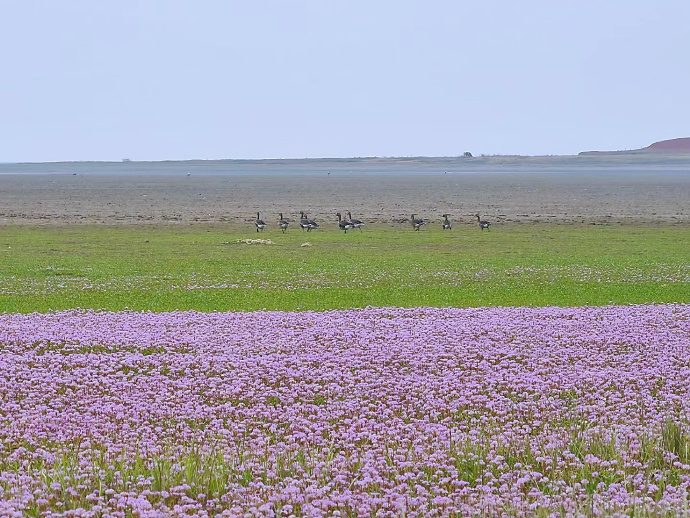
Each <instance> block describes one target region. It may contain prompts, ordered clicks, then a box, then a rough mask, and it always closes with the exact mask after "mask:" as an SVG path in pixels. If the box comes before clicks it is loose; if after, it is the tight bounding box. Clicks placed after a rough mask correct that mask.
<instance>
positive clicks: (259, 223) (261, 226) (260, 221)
mask: <svg viewBox="0 0 690 518" xmlns="http://www.w3.org/2000/svg"><path fill="white" fill-rule="evenodd" d="M260 215H261V213H259V212H257V213H256V221H255V222H254V223H255V224H256V231H257V232H259V231H261V232H263V230H264V228H266V222H265V221H264V220H263V219H261V217H260Z"/></svg>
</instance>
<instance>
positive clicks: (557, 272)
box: [0, 225, 690, 312]
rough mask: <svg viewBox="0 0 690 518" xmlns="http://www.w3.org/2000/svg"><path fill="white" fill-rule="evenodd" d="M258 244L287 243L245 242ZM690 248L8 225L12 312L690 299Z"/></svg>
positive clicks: (588, 230) (595, 230)
mask: <svg viewBox="0 0 690 518" xmlns="http://www.w3.org/2000/svg"><path fill="white" fill-rule="evenodd" d="M257 238H260V239H270V240H272V241H273V244H243V243H236V241H237V240H243V239H257ZM307 242H308V243H309V244H310V245H311V246H302V245H303V244H304V243H307ZM687 243H690V229H688V228H684V227H681V226H669V227H660V228H652V227H628V226H625V227H623V226H566V225H559V226H556V225H554V226H549V225H515V226H504V227H497V228H495V229H494V230H492V231H490V232H487V231H484V232H481V231H480V230H479V229H478V228H476V227H475V226H471V227H470V226H466V227H459V228H457V229H453V231H452V232H443V231H441V230H440V225H439V228H438V229H437V228H436V227H435V226H434V227H431V228H425V229H423V230H422V231H420V232H414V231H413V230H412V229H411V228H408V227H405V226H401V228H400V229H394V228H367V229H365V230H362V231H350V232H348V233H347V234H346V235H345V234H343V233H342V232H338V231H336V230H334V229H326V230H320V231H316V232H310V233H305V232H303V231H301V230H299V229H290V231H289V232H288V233H286V234H281V233H280V232H279V231H277V230H276V229H271V231H267V232H265V233H263V234H257V233H256V232H252V231H251V229H241V228H224V227H220V226H203V227H202V226H184V227H177V226H160V227H144V226H119V227H90V226H84V227H77V226H71V227H16V226H6V227H1V228H0V311H6V312H32V311H39V312H45V311H49V310H60V309H69V308H96V309H108V310H122V309H125V308H129V309H132V310H153V311H168V310H174V309H197V310H201V311H224V310H257V309H263V308H266V309H271V310H272V309H281V310H324V309H334V308H351V307H364V306H367V305H371V306H408V307H410V306H456V307H471V306H492V305H520V306H543V305H560V306H570V305H583V304H590V305H601V304H608V303H616V304H629V303H635V304H637V303H650V302H690V258H688V254H687V251H686V249H687Z"/></svg>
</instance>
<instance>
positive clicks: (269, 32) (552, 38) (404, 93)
mask: <svg viewBox="0 0 690 518" xmlns="http://www.w3.org/2000/svg"><path fill="white" fill-rule="evenodd" d="M689 21H690V2H688V1H687V0H656V1H654V2H651V1H649V0H645V1H641V0H607V1H602V0H572V1H571V0H558V1H555V0H523V1H521V2H517V1H513V0H502V1H499V0H483V1H481V2H480V1H473V2H470V1H463V0H415V1H412V0H290V1H287V0H251V1H240V0H136V1H135V0H117V1H115V0H99V1H94V0H63V1H60V2H56V1H53V0H43V1H39V0H0V162H48V161H63V160H65V161H72V160H104V161H105V160H117V161H119V160H121V159H122V158H129V159H131V160H184V159H221V158H304V157H361V156H456V155H460V154H462V153H463V152H465V151H469V152H471V153H473V154H474V155H480V154H486V155H568V154H577V153H578V152H580V151H584V150H622V149H634V148H639V147H644V146H647V145H649V144H651V143H652V142H655V141H658V140H663V139H668V138H676V137H687V136H690V94H689V93H688V92H690V66H688V65H689V64H690V63H689V59H688V49H690V30H689V29H688V22H689Z"/></svg>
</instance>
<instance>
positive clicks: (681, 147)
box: [640, 137, 690, 153]
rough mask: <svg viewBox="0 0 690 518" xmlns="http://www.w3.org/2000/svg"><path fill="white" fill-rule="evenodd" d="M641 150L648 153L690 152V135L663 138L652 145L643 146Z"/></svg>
mask: <svg viewBox="0 0 690 518" xmlns="http://www.w3.org/2000/svg"><path fill="white" fill-rule="evenodd" d="M640 151H646V152H648V153H690V137H684V138H674V139H671V140H662V141H660V142H655V143H654V144H652V145H651V146H647V147H643V148H642V149H640Z"/></svg>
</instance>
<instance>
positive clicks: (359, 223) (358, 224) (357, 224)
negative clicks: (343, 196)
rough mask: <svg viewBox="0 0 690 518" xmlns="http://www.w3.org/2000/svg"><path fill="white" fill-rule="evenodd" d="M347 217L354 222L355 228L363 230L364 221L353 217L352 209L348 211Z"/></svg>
mask: <svg viewBox="0 0 690 518" xmlns="http://www.w3.org/2000/svg"><path fill="white" fill-rule="evenodd" d="M347 219H348V220H349V221H350V223H352V226H353V227H354V228H358V229H360V230H362V226H363V225H364V221H360V220H358V219H352V214H350V211H349V210H348V211H347Z"/></svg>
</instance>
